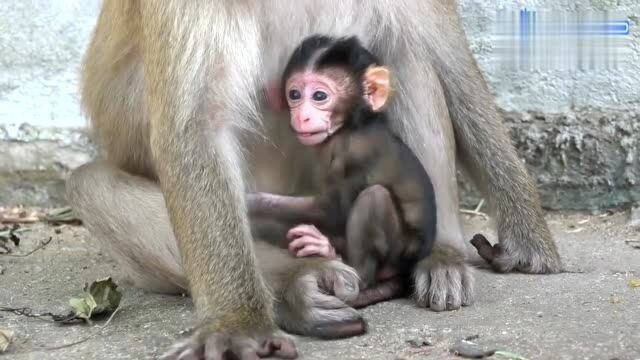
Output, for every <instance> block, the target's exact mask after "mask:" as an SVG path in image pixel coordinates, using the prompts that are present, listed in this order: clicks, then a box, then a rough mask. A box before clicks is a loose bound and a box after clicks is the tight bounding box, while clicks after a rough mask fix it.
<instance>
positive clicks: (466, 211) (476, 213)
mask: <svg viewBox="0 0 640 360" xmlns="http://www.w3.org/2000/svg"><path fill="white" fill-rule="evenodd" d="M483 205H484V199H482V200H480V202H479V203H478V205H477V206H476V208H475V209H473V210H471V209H460V212H461V213H463V214H466V215H473V216H480V217H483V218H485V219H488V218H489V215H488V214H486V213H483V212H482V211H480V209H482V206H483Z"/></svg>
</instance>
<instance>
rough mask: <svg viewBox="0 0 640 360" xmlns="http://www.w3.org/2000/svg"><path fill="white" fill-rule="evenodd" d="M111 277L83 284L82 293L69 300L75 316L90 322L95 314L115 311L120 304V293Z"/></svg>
mask: <svg viewBox="0 0 640 360" xmlns="http://www.w3.org/2000/svg"><path fill="white" fill-rule="evenodd" d="M117 288H118V285H116V284H115V283H114V282H113V280H112V279H111V277H108V278H106V279H102V280H96V281H94V282H92V283H91V285H88V284H87V285H85V287H84V293H83V294H82V295H81V296H80V297H77V298H72V299H71V300H69V305H71V307H72V308H73V313H74V315H75V316H76V318H79V319H83V320H85V321H87V322H89V323H90V322H91V318H92V317H94V316H95V315H101V314H105V313H110V312H113V311H115V310H116V309H117V308H118V306H119V305H120V300H121V299H122V293H120V291H119V290H118V289H117Z"/></svg>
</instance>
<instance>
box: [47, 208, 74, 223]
mask: <svg viewBox="0 0 640 360" xmlns="http://www.w3.org/2000/svg"><path fill="white" fill-rule="evenodd" d="M44 220H45V221H46V222H48V223H50V224H54V225H59V224H74V225H80V224H82V221H81V220H80V219H78V218H77V217H76V216H75V214H74V213H73V210H72V209H71V207H70V206H67V207H63V208H59V209H53V210H51V211H49V213H48V214H47V215H45V216H44Z"/></svg>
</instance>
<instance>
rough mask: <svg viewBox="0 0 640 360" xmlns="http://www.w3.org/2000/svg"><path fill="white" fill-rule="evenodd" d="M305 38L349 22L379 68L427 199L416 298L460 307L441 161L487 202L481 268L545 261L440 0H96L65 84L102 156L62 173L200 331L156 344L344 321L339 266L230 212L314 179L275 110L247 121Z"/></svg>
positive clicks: (267, 335)
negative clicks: (84, 42) (424, 254)
mask: <svg viewBox="0 0 640 360" xmlns="http://www.w3.org/2000/svg"><path fill="white" fill-rule="evenodd" d="M314 33H323V34H328V35H334V36H344V35H357V36H359V37H360V38H361V39H362V40H363V42H364V44H365V45H366V46H368V47H369V48H370V49H372V51H374V52H375V53H376V54H377V55H378V56H380V57H381V59H382V60H383V61H384V62H385V63H386V64H389V66H390V67H391V69H392V71H393V73H394V74H396V80H397V82H396V83H394V85H393V86H394V88H395V89H396V90H397V96H396V99H395V101H394V105H393V107H392V108H391V111H392V112H393V116H392V117H393V118H394V119H398V120H399V121H397V122H396V123H394V124H393V125H394V126H395V128H396V130H397V132H398V133H399V134H400V135H401V136H402V138H403V139H404V140H405V141H406V142H407V143H408V144H409V146H411V147H412V149H413V150H414V151H415V152H416V154H417V155H418V157H419V158H420V159H421V161H422V162H423V164H424V166H425V167H426V168H427V171H428V172H429V173H430V174H432V175H433V181H434V186H435V189H436V193H437V194H438V218H439V219H440V221H439V223H438V236H437V241H436V246H435V248H434V253H433V255H432V256H430V257H429V258H428V259H427V260H425V261H423V262H422V263H421V264H420V265H419V266H418V269H417V270H416V273H415V276H416V278H417V279H418V280H419V284H420V286H418V287H417V289H415V297H416V301H417V303H418V304H419V305H422V306H425V307H430V308H431V309H433V310H436V311H441V310H445V309H456V308H459V307H460V306H461V305H467V304H470V303H471V302H472V298H473V274H472V273H471V271H470V268H469V267H468V266H467V265H466V264H465V263H464V258H465V256H464V252H463V251H464V247H465V244H464V239H463V232H462V227H461V223H460V218H459V212H458V206H459V204H458V194H457V183H456V173H455V171H456V158H457V159H459V160H460V164H462V165H463V166H464V168H465V170H468V171H470V172H471V173H473V174H474V176H473V178H474V179H476V180H477V185H478V186H479V188H480V189H481V190H482V192H483V193H484V194H485V196H486V197H487V198H489V199H490V204H491V207H492V210H493V213H494V215H495V218H496V222H497V227H498V235H499V240H500V244H501V247H502V250H503V253H502V255H501V256H499V257H498V258H497V259H496V260H495V262H494V264H493V265H494V268H495V269H497V270H498V271H504V272H506V271H512V270H518V271H524V272H529V273H551V272H557V271H559V270H560V269H561V262H560V259H559V256H558V253H557V250H556V246H555V244H554V242H553V240H552V237H551V234H550V232H549V229H548V227H547V224H546V223H545V220H544V218H543V213H542V210H541V207H540V205H539V200H538V195H537V193H536V188H535V184H534V182H533V181H532V180H531V178H530V177H529V175H528V174H527V173H526V170H525V168H524V166H523V164H522V163H521V162H520V160H519V159H518V157H517V155H516V152H515V149H514V147H513V146H512V144H511V143H510V141H509V138H508V136H507V135H506V131H505V128H504V126H503V125H502V123H501V120H500V117H499V114H498V112H497V110H496V107H495V105H494V101H493V98H492V96H491V95H490V93H489V91H488V89H487V86H486V84H485V81H484V79H483V77H482V75H481V73H480V71H479V69H478V66H477V65H476V62H475V61H474V59H473V57H472V55H471V53H470V51H469V48H468V44H467V41H466V38H465V36H464V33H463V31H462V27H461V22H460V19H459V16H458V13H457V7H456V3H455V2H454V1H452V0H437V1H436V0H396V1H384V0H378V1H357V0H328V1H317V0H295V1H293V0H277V1H275V0H259V1H258V0H242V1H204V0H202V1H182V0H166V1H140V0H105V1H104V5H103V8H102V12H101V14H100V17H99V19H98V23H97V26H96V31H95V33H94V34H93V39H92V41H91V44H90V46H89V48H88V51H87V54H86V59H85V63H84V69H83V83H82V84H83V85H82V102H83V105H84V108H85V110H86V112H87V114H88V116H89V118H90V120H91V125H92V128H93V130H94V132H95V133H94V135H95V139H96V141H97V142H98V144H99V145H100V147H101V149H102V151H103V155H104V158H105V160H102V161H96V162H93V163H91V164H87V165H84V166H82V167H80V168H79V169H77V170H76V171H74V173H73V174H72V176H71V178H70V180H69V182H68V194H69V200H70V202H71V204H72V205H73V207H74V209H75V211H76V212H77V214H78V215H79V216H80V217H81V218H82V219H83V220H84V222H85V224H86V226H87V228H88V229H89V230H90V232H91V233H92V235H93V236H95V237H96V238H97V239H98V240H99V241H100V242H101V243H102V244H103V245H105V246H107V247H108V248H109V249H110V250H111V254H112V255H113V256H114V257H115V259H116V260H117V261H118V262H119V263H120V264H121V266H122V268H123V269H124V270H125V271H126V273H127V274H128V275H129V277H130V278H131V279H132V281H133V282H134V284H135V285H136V286H139V287H142V288H145V289H148V290H151V291H158V292H164V293H178V292H181V291H189V292H190V294H191V296H192V298H193V301H194V303H195V307H196V310H197V313H198V315H199V319H200V320H201V321H202V327H201V328H200V329H201V331H200V332H199V333H198V335H197V336H196V337H194V338H192V339H191V340H190V341H188V342H186V343H183V344H182V345H181V347H180V348H179V349H178V350H177V352H175V353H174V354H177V353H188V352H190V351H191V352H195V353H198V352H200V353H202V351H205V350H203V349H204V348H203V347H202V346H200V345H202V344H204V343H206V344H207V347H206V351H207V352H211V353H214V352H216V351H224V349H225V348H228V347H231V348H234V347H235V346H241V345H247V344H249V345H248V346H249V347H251V346H256V347H257V346H258V345H255V343H251V342H245V341H248V340H264V339H271V338H272V337H273V336H275V335H274V334H276V332H277V330H276V324H278V325H280V326H282V327H283V328H284V329H285V330H288V331H290V332H294V333H299V334H304V335H318V336H327V337H332V336H335V335H337V333H336V332H333V331H335V329H340V328H339V325H340V324H350V325H349V326H351V329H353V327H354V326H355V328H357V327H358V324H359V323H360V322H361V319H360V317H359V315H358V314H357V312H355V310H353V309H352V308H350V307H349V306H347V305H346V304H345V301H348V300H350V299H352V298H353V296H354V294H355V293H357V287H354V286H355V285H354V284H355V275H354V273H353V271H352V270H351V269H350V268H348V267H346V266H345V265H342V264H341V263H339V262H335V261H328V260H320V259H292V258H289V257H288V255H287V254H286V252H285V250H282V251H281V250H279V249H276V248H273V247H271V246H268V245H267V244H265V243H264V242H255V241H254V239H253V236H252V232H251V228H250V222H249V219H248V216H247V215H246V214H247V208H246V207H247V203H248V202H247V201H246V199H245V197H244V196H243V194H245V193H247V192H249V191H264V192H274V193H280V194H302V193H306V192H307V191H308V190H309V189H310V188H311V187H313V186H314V183H313V178H311V177H309V176H308V174H310V173H311V171H308V170H309V169H308V167H309V162H307V161H306V156H307V154H306V153H305V149H303V148H302V147H301V146H300V145H298V144H297V143H296V142H295V139H294V137H292V136H290V134H288V133H287V131H288V129H287V127H286V124H287V121H285V120H281V119H279V120H276V119H270V118H269V119H266V120H265V117H267V116H268V117H275V116H286V114H284V113H283V114H274V113H270V112H268V111H267V110H265V107H264V105H263V101H262V98H261V96H262V92H261V90H262V89H263V88H264V86H265V84H266V83H267V82H268V81H270V80H274V79H277V78H278V74H280V72H281V71H282V67H283V66H284V64H285V62H286V60H287V58H288V56H289V55H290V52H291V51H292V49H293V48H294V47H295V46H296V45H297V44H298V43H299V42H300V41H301V40H302V39H303V38H304V37H306V36H308V35H311V34H314ZM290 139H294V140H293V141H291V140H290ZM292 154H294V155H292ZM292 156H293V157H292ZM248 179H250V180H248ZM319 288H321V289H323V290H326V291H328V292H329V293H330V294H332V295H327V294H326V293H325V292H321V291H320V290H319ZM187 289H188V290H187ZM333 295H335V296H333ZM272 296H274V297H275V298H276V300H277V302H276V303H275V304H276V305H277V306H275V307H273V306H272ZM354 324H355V325H354ZM334 325H335V327H333V326H334ZM338 332H339V331H338ZM356 332H357V331H356ZM211 339H213V340H211ZM221 339H231V340H232V341H231V342H230V343H225V342H224V341H220V340H221ZM280 339H282V338H280ZM225 344H226V345H225ZM251 344H253V345H251ZM221 349H222V350H221Z"/></svg>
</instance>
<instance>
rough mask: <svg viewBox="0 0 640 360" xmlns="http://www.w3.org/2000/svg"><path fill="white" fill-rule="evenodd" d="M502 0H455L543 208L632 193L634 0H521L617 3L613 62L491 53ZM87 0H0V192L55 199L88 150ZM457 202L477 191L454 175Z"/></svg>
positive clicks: (638, 65)
mask: <svg viewBox="0 0 640 360" xmlns="http://www.w3.org/2000/svg"><path fill="white" fill-rule="evenodd" d="M514 3H515V2H514V1H505V0H460V10H461V14H462V16H463V17H464V21H465V27H466V31H467V33H468V35H469V39H470V41H471V45H472V50H473V52H474V54H475V55H476V57H477V59H478V61H479V63H480V66H481V67H482V69H483V70H484V71H485V73H486V76H487V80H488V81H489V83H490V86H491V88H492V90H493V91H494V93H495V94H496V96H497V101H498V105H499V106H500V107H501V108H502V109H503V110H504V111H505V115H506V121H507V123H508V125H509V128H510V131H511V135H512V138H513V141H514V143H515V144H516V146H517V147H518V150H519V152H520V154H521V156H522V158H523V160H524V161H526V163H527V165H528V167H529V169H530V171H531V172H532V174H533V175H534V176H535V178H536V180H537V182H538V184H539V186H540V190H541V196H542V199H543V202H544V205H545V206H546V207H548V208H554V209H560V208H564V209H592V208H597V207H608V206H617V205H621V204H624V203H627V202H629V201H632V200H637V199H638V198H640V185H638V184H637V182H638V181H640V178H638V176H640V164H639V160H638V131H637V130H638V127H639V126H640V125H639V124H640V123H639V122H638V120H640V115H639V112H638V111H637V109H638V104H639V103H640V91H638V84H640V35H639V32H638V31H637V30H636V28H635V26H636V25H637V22H638V15H640V1H638V0H633V1H632V0H617V1H614V0H598V1H596V0H593V1H553V0H547V1H534V0H531V1H521V2H519V3H520V4H522V5H526V6H530V7H531V6H533V7H536V8H538V9H541V8H547V9H549V8H554V9H556V10H557V11H566V12H567V13H569V14H571V13H573V12H576V11H578V10H585V9H592V10H605V9H610V10H613V9H615V10H618V11H620V12H621V13H622V14H623V15H624V16H625V17H627V18H629V19H631V22H632V28H631V29H632V34H631V38H630V41H629V42H628V43H627V44H624V46H623V47H624V49H627V51H628V57H627V59H628V60H629V62H628V63H627V64H623V65H621V66H620V68H619V69H618V70H603V69H595V70H586V71H567V70H557V69H549V68H543V69H540V70H533V71H514V70H512V69H505V68H504V67H503V66H500V64H497V63H496V62H495V59H496V58H498V57H497V54H498V49H497V43H496V41H495V37H492V34H493V33H492V26H493V25H495V24H497V23H498V22H499V21H500V18H498V17H497V15H496V9H498V8H500V7H504V6H509V5H513V4H514ZM99 4H100V2H99V1H98V0H64V1H63V0H59V1H44V0H41V1H37V0H31V1H18V0H0V13H1V14H3V15H2V17H1V18H0V53H1V54H2V56H1V57H0V204H2V203H11V204H14V203H24V204H36V205H51V204H53V205H59V204H63V203H64V198H63V196H62V194H61V191H60V190H61V189H62V184H61V181H60V179H61V178H63V177H64V176H65V175H66V174H67V173H68V170H69V169H71V168H74V167H76V166H78V165H79V164H81V163H83V162H85V161H87V160H88V159H90V158H91V157H92V156H94V152H93V149H91V147H90V146H89V142H88V140H87V138H86V136H85V135H84V126H85V120H84V119H83V117H82V114H81V112H80V108H79V105H78V97H77V78H78V67H79V63H80V60H81V57H82V54H83V51H84V48H85V46H86V44H87V41H88V38H89V36H90V34H91V31H92V27H93V25H94V23H95V19H96V15H97V13H98V10H99ZM461 185H462V187H463V190H464V194H465V202H467V203H469V204H473V203H474V202H476V201H478V198H477V197H476V194H475V193H474V192H473V191H470V190H469V187H468V186H467V185H464V184H461Z"/></svg>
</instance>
